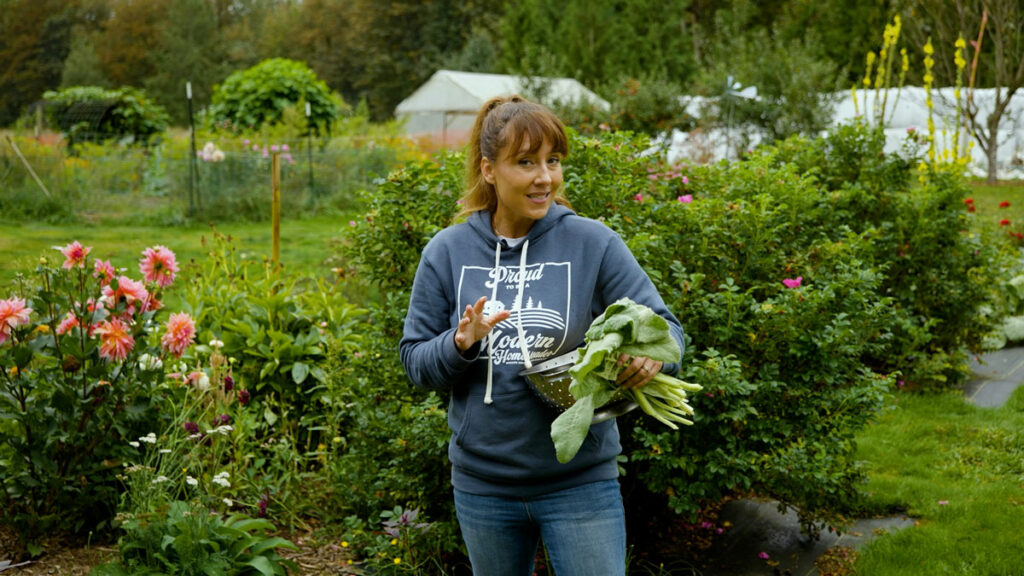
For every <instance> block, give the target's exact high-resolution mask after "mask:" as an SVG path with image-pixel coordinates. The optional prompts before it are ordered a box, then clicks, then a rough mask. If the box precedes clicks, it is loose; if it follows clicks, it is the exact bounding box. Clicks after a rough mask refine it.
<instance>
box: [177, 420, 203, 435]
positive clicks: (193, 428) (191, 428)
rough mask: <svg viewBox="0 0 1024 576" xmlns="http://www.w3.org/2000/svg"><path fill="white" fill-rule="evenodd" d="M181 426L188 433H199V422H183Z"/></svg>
mask: <svg viewBox="0 0 1024 576" xmlns="http://www.w3.org/2000/svg"><path fill="white" fill-rule="evenodd" d="M181 427H182V428H184V429H185V432H188V433H189V434H199V424H196V423H195V422H185V423H184V424H182V425H181Z"/></svg>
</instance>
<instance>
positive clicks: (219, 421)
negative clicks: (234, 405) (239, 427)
mask: <svg viewBox="0 0 1024 576" xmlns="http://www.w3.org/2000/svg"><path fill="white" fill-rule="evenodd" d="M226 424H231V415H229V414H221V415H220V416H215V417H214V418H213V425H214V426H224V425H226Z"/></svg>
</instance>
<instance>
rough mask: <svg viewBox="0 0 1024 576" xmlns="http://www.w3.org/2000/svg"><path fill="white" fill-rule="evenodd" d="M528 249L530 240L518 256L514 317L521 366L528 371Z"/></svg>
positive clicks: (529, 365)
mask: <svg viewBox="0 0 1024 576" xmlns="http://www.w3.org/2000/svg"><path fill="white" fill-rule="evenodd" d="M529 247H530V239H529V238H527V239H526V241H525V242H523V253H522V254H521V255H520V256H519V294H518V296H517V297H516V301H517V302H519V316H517V317H516V333H517V334H518V335H519V350H520V351H521V352H522V353H523V365H524V366H525V367H526V368H527V369H530V368H532V367H533V362H531V361H530V350H529V349H528V348H527V347H526V332H525V331H524V330H523V287H524V286H525V284H526V249H527V248H529Z"/></svg>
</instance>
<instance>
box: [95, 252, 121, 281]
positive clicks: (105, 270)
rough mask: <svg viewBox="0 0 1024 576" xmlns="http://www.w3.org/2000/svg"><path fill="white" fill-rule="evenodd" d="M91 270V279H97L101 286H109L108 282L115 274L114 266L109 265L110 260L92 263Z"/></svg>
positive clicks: (97, 260)
mask: <svg viewBox="0 0 1024 576" xmlns="http://www.w3.org/2000/svg"><path fill="white" fill-rule="evenodd" d="M92 269H93V272H92V277H93V278H98V279H99V281H100V285H101V286H108V285H110V281H111V280H113V279H114V274H116V273H117V272H115V271H114V266H113V265H112V264H111V263H110V260H100V259H99V258H97V259H96V261H94V262H93V263H92Z"/></svg>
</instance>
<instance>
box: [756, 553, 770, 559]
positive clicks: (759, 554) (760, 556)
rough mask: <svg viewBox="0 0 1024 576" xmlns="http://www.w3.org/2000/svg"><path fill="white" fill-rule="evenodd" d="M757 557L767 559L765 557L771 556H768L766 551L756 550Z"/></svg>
mask: <svg viewBox="0 0 1024 576" xmlns="http://www.w3.org/2000/svg"><path fill="white" fill-rule="evenodd" d="M757 557H758V558H760V559H761V560H767V559H769V558H771V556H769V555H768V553H767V552H758V553H757Z"/></svg>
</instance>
